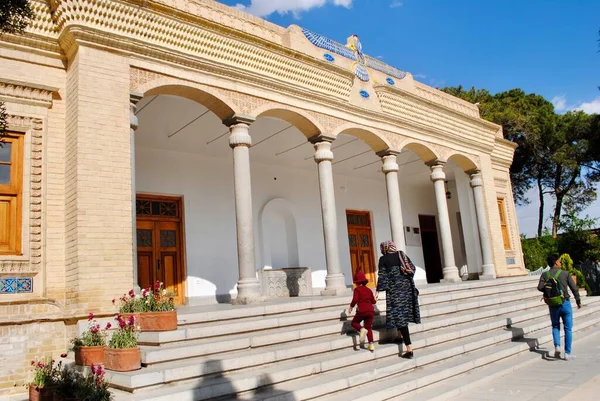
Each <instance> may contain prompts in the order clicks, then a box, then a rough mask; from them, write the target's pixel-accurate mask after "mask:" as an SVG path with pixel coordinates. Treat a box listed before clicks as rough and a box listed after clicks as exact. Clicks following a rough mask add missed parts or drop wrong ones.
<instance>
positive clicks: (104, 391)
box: [75, 365, 112, 401]
mask: <svg viewBox="0 0 600 401" xmlns="http://www.w3.org/2000/svg"><path fill="white" fill-rule="evenodd" d="M105 374H106V371H105V370H104V369H102V366H101V365H92V366H91V368H90V372H89V373H88V374H87V375H86V376H83V375H80V377H81V378H80V380H79V385H78V388H77V390H76V393H75V395H76V397H77V398H76V399H77V400H85V401H110V400H112V394H111V393H110V391H109V390H108V382H107V381H106V380H105V378H104V376H105Z"/></svg>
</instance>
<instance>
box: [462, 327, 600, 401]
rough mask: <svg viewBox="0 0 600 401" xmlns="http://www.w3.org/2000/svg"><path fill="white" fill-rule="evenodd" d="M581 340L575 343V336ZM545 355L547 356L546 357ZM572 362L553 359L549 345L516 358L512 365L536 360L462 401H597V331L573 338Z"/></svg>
mask: <svg viewBox="0 0 600 401" xmlns="http://www.w3.org/2000/svg"><path fill="white" fill-rule="evenodd" d="M578 334H579V336H580V337H581V339H580V340H577V335H578ZM544 351H548V352H549V353H550V354H549V355H550V356H548V355H547V353H546V352H544ZM573 354H574V355H576V356H577V358H576V359H575V360H572V361H565V360H562V359H554V358H553V357H552V355H554V347H553V346H552V344H551V343H550V344H543V345H541V346H540V348H539V349H538V350H536V352H531V353H528V354H526V355H523V356H519V357H517V358H515V365H517V364H519V363H521V362H524V363H526V362H527V359H531V358H535V359H536V360H535V361H534V362H533V363H530V364H527V365H526V366H524V367H523V368H521V369H518V370H516V371H514V372H512V373H510V374H507V375H506V376H502V377H500V378H498V379H496V380H493V381H491V382H488V383H485V384H482V385H480V386H477V387H475V388H472V389H470V390H466V391H464V392H463V393H462V394H461V395H460V396H458V397H456V398H453V400H461V401H475V400H478V401H482V400H494V401H504V400H506V401H597V400H600V330H598V327H597V326H593V327H591V328H590V330H589V331H587V330H586V331H583V332H581V333H575V334H574V342H573Z"/></svg>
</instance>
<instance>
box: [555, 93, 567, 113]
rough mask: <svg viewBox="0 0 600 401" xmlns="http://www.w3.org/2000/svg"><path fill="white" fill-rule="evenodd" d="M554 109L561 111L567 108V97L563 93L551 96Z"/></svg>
mask: <svg viewBox="0 0 600 401" xmlns="http://www.w3.org/2000/svg"><path fill="white" fill-rule="evenodd" d="M552 104H553V105H554V110H556V111H563V110H565V109H566V108H567V97H566V96H565V95H559V96H554V97H553V98H552Z"/></svg>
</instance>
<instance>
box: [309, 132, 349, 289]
mask: <svg viewBox="0 0 600 401" xmlns="http://www.w3.org/2000/svg"><path fill="white" fill-rule="evenodd" d="M334 140H335V137H330V136H325V135H317V136H314V137H312V138H310V139H309V141H310V142H311V143H312V144H313V145H314V146H315V162H316V163H317V166H318V172H319V190H320V192H321V213H322V217H323V237H324V241H325V259H326V263H327V276H326V277H325V290H324V291H322V292H321V295H339V294H343V293H345V292H346V284H345V282H344V275H343V274H342V269H341V267H340V250H339V245H338V233H337V214H336V213H337V212H336V208H335V194H334V188H333V169H332V165H331V162H332V160H333V152H332V151H331V142H333V141H334Z"/></svg>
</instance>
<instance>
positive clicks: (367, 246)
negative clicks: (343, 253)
mask: <svg viewBox="0 0 600 401" xmlns="http://www.w3.org/2000/svg"><path fill="white" fill-rule="evenodd" d="M346 222H347V224H348V244H349V245H350V263H351V265H352V276H353V277H354V274H355V273H356V272H357V271H359V270H362V271H363V273H365V276H366V277H367V279H368V280H369V284H368V286H369V287H371V288H374V287H375V285H376V283H375V272H376V270H377V269H376V267H375V253H374V251H373V233H372V230H371V213H369V212H363V211H356V210H348V211H346Z"/></svg>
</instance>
